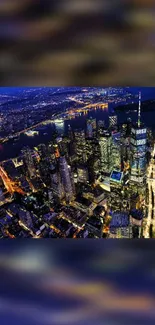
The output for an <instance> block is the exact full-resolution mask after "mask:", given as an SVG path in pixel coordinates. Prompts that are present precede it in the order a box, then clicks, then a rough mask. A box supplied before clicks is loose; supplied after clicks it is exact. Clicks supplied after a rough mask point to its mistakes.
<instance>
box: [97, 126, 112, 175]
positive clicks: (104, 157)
mask: <svg viewBox="0 0 155 325" xmlns="http://www.w3.org/2000/svg"><path fill="white" fill-rule="evenodd" d="M99 145H100V161H101V171H102V172H104V173H107V174H110V172H111V170H112V159H111V155H112V136H111V134H110V133H109V132H107V131H105V132H102V135H100V138H99Z"/></svg>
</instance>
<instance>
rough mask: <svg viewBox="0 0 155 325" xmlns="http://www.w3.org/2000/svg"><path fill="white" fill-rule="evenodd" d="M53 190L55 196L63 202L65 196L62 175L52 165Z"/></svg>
mask: <svg viewBox="0 0 155 325" xmlns="http://www.w3.org/2000/svg"><path fill="white" fill-rule="evenodd" d="M50 172H51V173H50V174H51V189H52V192H53V195H54V196H55V197H57V198H58V199H60V200H62V199H63V198H64V196H65V192H64V187H63V185H62V181H61V177H60V173H59V171H58V170H57V168H56V166H54V165H52V166H51V170H50Z"/></svg>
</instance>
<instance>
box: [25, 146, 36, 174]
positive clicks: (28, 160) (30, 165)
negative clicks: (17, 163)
mask: <svg viewBox="0 0 155 325" xmlns="http://www.w3.org/2000/svg"><path fill="white" fill-rule="evenodd" d="M22 154H23V160H24V163H25V165H26V167H27V170H28V173H29V176H30V178H33V177H35V176H36V168H35V165H34V158H33V157H34V152H33V150H31V149H30V148H29V147H27V148H25V149H23V150H22Z"/></svg>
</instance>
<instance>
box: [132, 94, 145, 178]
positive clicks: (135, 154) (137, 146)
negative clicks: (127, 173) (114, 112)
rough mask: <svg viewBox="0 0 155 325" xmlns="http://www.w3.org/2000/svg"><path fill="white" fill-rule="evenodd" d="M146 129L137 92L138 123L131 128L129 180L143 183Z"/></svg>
mask: <svg viewBox="0 0 155 325" xmlns="http://www.w3.org/2000/svg"><path fill="white" fill-rule="evenodd" d="M146 142H147V129H146V128H144V127H143V126H142V123H141V94H139V108H138V123H137V125H135V126H134V127H132V129H131V181H133V182H136V183H143V182H144V179H145V175H146Z"/></svg>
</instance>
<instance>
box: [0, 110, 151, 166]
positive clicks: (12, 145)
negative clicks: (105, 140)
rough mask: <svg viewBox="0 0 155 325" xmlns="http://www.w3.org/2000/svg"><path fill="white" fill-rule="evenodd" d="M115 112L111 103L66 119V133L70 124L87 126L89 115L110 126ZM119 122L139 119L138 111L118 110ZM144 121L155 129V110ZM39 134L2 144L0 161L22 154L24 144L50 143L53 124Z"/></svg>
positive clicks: (31, 146)
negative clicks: (106, 106)
mask: <svg viewBox="0 0 155 325" xmlns="http://www.w3.org/2000/svg"><path fill="white" fill-rule="evenodd" d="M113 112H114V107H113V105H112V104H111V105H109V109H108V110H102V109H97V110H91V111H89V112H88V113H87V114H86V115H84V114H81V116H76V118H74V119H71V120H66V121H64V133H65V134H66V133H67V129H68V125H71V127H72V128H73V129H74V130H75V129H79V128H82V129H84V128H85V127H86V119H87V118H88V117H93V118H96V119H97V121H98V120H104V121H105V125H106V126H107V127H108V117H109V114H111V113H113ZM117 116H118V123H123V122H125V121H126V120H127V118H129V117H130V118H131V119H132V121H133V122H135V121H136V120H137V112H131V113H129V114H128V113H127V112H117ZM142 122H144V123H145V125H146V126H147V127H151V128H152V129H155V110H154V111H149V112H143V113H142ZM37 130H38V131H39V135H35V136H34V137H28V136H27V135H24V134H22V135H21V136H20V137H19V138H18V139H17V140H16V141H15V140H10V141H8V142H7V143H5V144H4V145H0V161H3V160H7V159H10V158H14V157H17V156H19V155H20V151H21V149H22V148H23V147H24V146H29V147H30V148H33V147H35V146H37V145H38V144H40V143H45V144H46V143H48V142H50V141H52V137H53V132H54V126H53V125H52V124H49V125H46V126H43V127H41V128H39V129H37Z"/></svg>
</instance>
